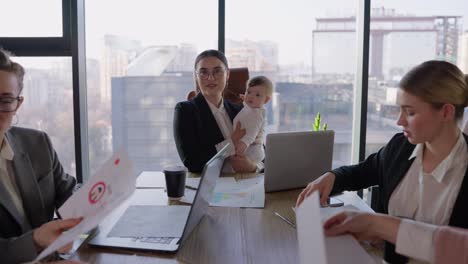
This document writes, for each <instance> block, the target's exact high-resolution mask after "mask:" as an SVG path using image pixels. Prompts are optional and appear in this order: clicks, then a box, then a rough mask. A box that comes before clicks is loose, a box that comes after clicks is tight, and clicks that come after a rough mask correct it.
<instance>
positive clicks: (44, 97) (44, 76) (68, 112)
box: [13, 57, 76, 175]
mask: <svg viewBox="0 0 468 264" xmlns="http://www.w3.org/2000/svg"><path fill="white" fill-rule="evenodd" d="M13 60H14V61H16V62H18V63H20V64H21V65H22V66H23V67H24V68H25V70H26V75H25V77H24V88H23V92H22V94H23V96H24V103H23V104H22V106H21V108H20V109H19V110H18V112H17V114H16V116H15V117H14V118H13V125H16V126H21V127H29V128H34V129H38V130H41V131H45V132H46V133H47V134H48V135H49V137H50V139H51V141H52V144H53V146H54V149H55V150H56V152H57V154H58V156H59V159H60V161H61V163H62V166H63V168H64V169H65V171H66V172H67V173H69V174H72V175H75V172H76V164H75V140H74V123H73V87H72V86H73V85H72V69H71V59H70V58H65V57H33V58H32V57H15V58H13Z"/></svg>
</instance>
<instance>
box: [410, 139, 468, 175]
mask: <svg viewBox="0 0 468 264" xmlns="http://www.w3.org/2000/svg"><path fill="white" fill-rule="evenodd" d="M463 144H466V143H465V137H464V136H463V133H460V134H459V136H458V139H457V143H456V144H455V145H454V146H453V148H452V150H451V151H450V153H449V155H448V156H447V157H446V158H445V159H444V160H443V161H442V162H441V163H440V164H439V165H437V167H436V168H435V169H434V170H433V171H432V173H430V175H432V177H434V179H436V180H437V181H438V182H442V180H443V179H444V176H445V175H446V174H447V172H448V171H449V170H450V169H451V168H452V167H453V166H452V165H453V163H454V161H455V159H456V158H457V156H456V154H457V152H458V150H459V149H460V148H461V147H463ZM423 150H424V143H420V144H417V145H416V147H415V148H414V150H413V153H412V154H411V156H410V157H409V159H408V160H411V159H413V158H416V157H420V158H422V154H423ZM421 170H422V166H421Z"/></svg>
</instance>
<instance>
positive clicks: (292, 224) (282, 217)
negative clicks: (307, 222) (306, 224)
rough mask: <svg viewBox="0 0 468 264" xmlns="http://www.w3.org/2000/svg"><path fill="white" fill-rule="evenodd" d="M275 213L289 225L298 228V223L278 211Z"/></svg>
mask: <svg viewBox="0 0 468 264" xmlns="http://www.w3.org/2000/svg"><path fill="white" fill-rule="evenodd" d="M275 215H276V216H278V217H279V218H281V220H283V221H285V222H286V223H287V224H288V225H290V226H292V228H296V225H295V224H294V223H293V222H291V220H289V219H287V218H286V217H284V216H282V215H280V214H279V213H278V212H275Z"/></svg>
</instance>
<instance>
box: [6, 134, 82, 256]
mask: <svg viewBox="0 0 468 264" xmlns="http://www.w3.org/2000/svg"><path fill="white" fill-rule="evenodd" d="M5 136H6V138H7V139H8V142H9V143H10V145H11V148H12V149H13V152H14V157H13V160H12V167H13V171H14V174H15V178H16V184H17V186H18V191H19V195H20V196H21V198H22V200H23V207H24V211H25V215H26V217H25V218H26V219H25V218H22V217H21V216H20V214H19V212H18V210H17V209H16V207H15V206H14V205H13V202H12V201H11V199H10V197H9V196H8V195H7V191H6V189H5V186H3V184H0V256H2V257H1V262H2V263H20V262H26V261H31V260H33V259H34V258H35V257H36V255H37V251H36V248H35V245H34V242H33V239H32V230H33V229H34V228H37V227H39V226H41V225H42V224H44V223H46V222H48V221H50V220H52V219H53V216H54V210H55V209H56V208H58V207H60V206H61V205H62V204H63V203H64V202H65V201H66V200H67V199H68V197H70V195H71V194H72V192H73V188H74V186H75V184H76V181H75V178H73V177H71V176H70V175H68V174H66V173H65V172H64V171H63V168H62V165H61V164H60V161H59V159H58V157H57V153H55V150H54V149H53V147H52V144H51V142H50V139H49V137H48V136H47V134H45V133H44V132H41V131H37V130H33V129H27V128H19V127H12V128H10V129H9V130H8V132H7V133H6V134H5Z"/></svg>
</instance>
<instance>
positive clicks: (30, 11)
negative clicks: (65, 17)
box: [0, 0, 62, 37]
mask: <svg viewBox="0 0 468 264" xmlns="http://www.w3.org/2000/svg"><path fill="white" fill-rule="evenodd" d="M0 6H1V10H2V11H1V13H2V14H1V15H0V25H2V26H1V27H0V37H61V36H62V0H47V1H37V0H15V1H11V0H0Z"/></svg>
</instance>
